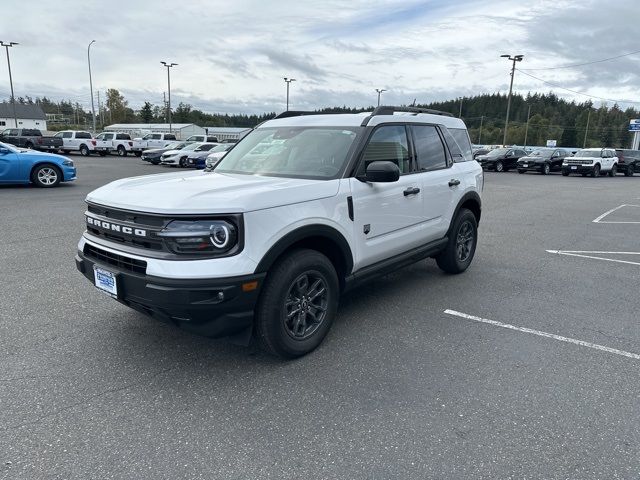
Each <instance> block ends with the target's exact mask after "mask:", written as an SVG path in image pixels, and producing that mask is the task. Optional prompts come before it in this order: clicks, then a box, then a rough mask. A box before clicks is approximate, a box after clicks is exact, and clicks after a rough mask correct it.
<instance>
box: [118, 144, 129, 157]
mask: <svg viewBox="0 0 640 480" xmlns="http://www.w3.org/2000/svg"><path fill="white" fill-rule="evenodd" d="M118 156H119V157H126V156H127V150H126V149H125V148H124V147H123V146H122V145H119V146H118Z"/></svg>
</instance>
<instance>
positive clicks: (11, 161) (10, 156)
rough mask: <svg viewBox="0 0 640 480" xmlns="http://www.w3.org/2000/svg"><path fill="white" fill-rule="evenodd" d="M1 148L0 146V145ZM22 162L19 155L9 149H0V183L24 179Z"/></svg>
mask: <svg viewBox="0 0 640 480" xmlns="http://www.w3.org/2000/svg"><path fill="white" fill-rule="evenodd" d="M0 148H1V147H0ZM23 164H24V162H22V161H21V159H20V155H19V154H17V153H13V152H11V151H9V150H4V149H1V150H0V183H14V182H19V181H21V180H23V179H24V177H25V175H23V172H22V171H21V170H22V168H24V165H23Z"/></svg>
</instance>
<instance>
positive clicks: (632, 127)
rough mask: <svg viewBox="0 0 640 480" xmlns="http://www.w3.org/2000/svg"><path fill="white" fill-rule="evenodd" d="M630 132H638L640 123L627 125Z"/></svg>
mask: <svg viewBox="0 0 640 480" xmlns="http://www.w3.org/2000/svg"><path fill="white" fill-rule="evenodd" d="M629 131H630V132H640V123H630V124H629Z"/></svg>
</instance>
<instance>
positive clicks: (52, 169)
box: [31, 163, 62, 188]
mask: <svg viewBox="0 0 640 480" xmlns="http://www.w3.org/2000/svg"><path fill="white" fill-rule="evenodd" d="M61 180H62V172H61V171H60V169H59V168H58V167H56V166H55V165H51V164H48V163H45V164H44V165H38V166H37V167H36V168H34V169H33V171H32V172H31V181H32V182H33V184H34V185H36V186H38V187H41V188H51V187H55V186H56V185H58V184H59V183H60V181H61Z"/></svg>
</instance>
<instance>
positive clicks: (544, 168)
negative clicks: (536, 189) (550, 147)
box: [540, 163, 551, 175]
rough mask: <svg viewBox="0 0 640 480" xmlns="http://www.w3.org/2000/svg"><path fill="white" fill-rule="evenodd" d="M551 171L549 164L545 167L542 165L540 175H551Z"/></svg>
mask: <svg viewBox="0 0 640 480" xmlns="http://www.w3.org/2000/svg"><path fill="white" fill-rule="evenodd" d="M550 171H551V167H550V166H549V164H548V163H545V164H544V165H542V168H541V169H540V173H541V174H542V175H549V172H550Z"/></svg>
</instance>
